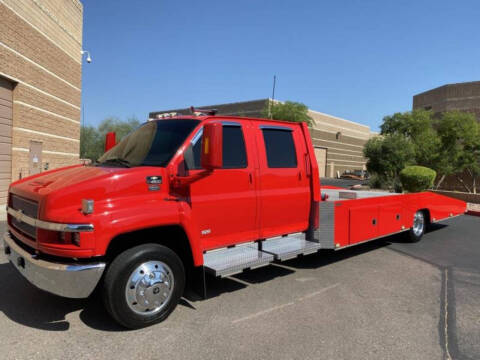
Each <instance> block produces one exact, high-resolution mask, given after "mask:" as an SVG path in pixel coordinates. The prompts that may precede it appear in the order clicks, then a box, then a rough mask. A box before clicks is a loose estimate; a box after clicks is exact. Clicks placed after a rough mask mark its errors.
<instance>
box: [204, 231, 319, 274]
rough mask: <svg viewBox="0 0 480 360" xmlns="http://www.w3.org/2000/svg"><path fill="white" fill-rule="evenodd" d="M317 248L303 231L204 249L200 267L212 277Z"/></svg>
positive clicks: (302, 253)
mask: <svg viewBox="0 0 480 360" xmlns="http://www.w3.org/2000/svg"><path fill="white" fill-rule="evenodd" d="M320 248H321V244H320V243H318V242H314V241H309V240H306V239H305V234H304V233H296V234H290V235H288V236H279V237H275V238H270V239H267V240H263V241H258V242H253V243H247V244H241V245H237V246H234V247H229V248H223V249H216V250H212V251H208V252H206V253H205V254H204V255H203V263H204V265H203V266H204V268H205V270H206V272H208V273H210V274H212V275H214V276H217V277H227V276H231V275H235V274H238V273H240V272H242V271H244V270H246V269H256V268H259V267H262V266H266V265H268V264H270V263H272V262H273V261H275V260H277V261H285V260H288V259H292V258H294V257H297V256H299V255H307V254H313V253H315V252H317V251H318V250H320Z"/></svg>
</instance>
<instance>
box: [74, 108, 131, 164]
mask: <svg viewBox="0 0 480 360" xmlns="http://www.w3.org/2000/svg"><path fill="white" fill-rule="evenodd" d="M138 126H140V121H138V119H137V118H135V117H130V118H128V119H127V120H121V119H119V118H116V117H108V118H106V119H104V120H102V122H101V123H100V124H99V125H98V127H93V126H82V127H81V128H80V157H81V158H82V159H91V160H92V161H96V160H97V159H98V158H99V157H100V156H101V155H102V154H103V153H104V149H105V135H106V134H107V133H108V132H112V131H113V132H115V133H116V135H117V141H120V140H121V139H122V138H123V137H124V136H125V135H127V134H128V133H130V132H131V131H133V130H134V129H136V128H137V127H138Z"/></svg>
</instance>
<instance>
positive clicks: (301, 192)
mask: <svg viewBox="0 0 480 360" xmlns="http://www.w3.org/2000/svg"><path fill="white" fill-rule="evenodd" d="M255 126H256V129H255V133H256V135H257V136H256V139H257V149H258V156H259V172H260V174H259V175H260V176H259V180H260V189H259V200H260V204H259V206H260V209H259V222H260V229H261V237H264V238H267V237H271V236H276V235H282V234H287V233H292V232H297V231H304V230H306V229H307V228H308V218H309V212H310V202H311V190H310V183H309V179H308V178H307V177H306V164H305V156H306V146H305V139H304V138H303V134H302V131H301V129H300V127H299V126H298V125H294V124H292V125H289V124H285V125H283V124H282V125H278V126H277V125H266V124H265V125H258V124H255Z"/></svg>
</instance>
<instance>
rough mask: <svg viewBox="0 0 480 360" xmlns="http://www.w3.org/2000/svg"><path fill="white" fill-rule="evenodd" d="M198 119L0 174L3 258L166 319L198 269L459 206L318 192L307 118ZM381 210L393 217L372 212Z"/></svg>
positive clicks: (285, 255)
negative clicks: (65, 160) (48, 165)
mask: <svg viewBox="0 0 480 360" xmlns="http://www.w3.org/2000/svg"><path fill="white" fill-rule="evenodd" d="M197 115H198V114H197ZM197 115H195V116H174V117H166V118H163V119H158V120H153V121H149V122H147V123H145V124H143V125H141V126H140V127H139V128H137V129H136V130H135V131H133V132H132V133H130V134H129V135H127V136H126V137H124V138H123V139H122V140H121V141H120V142H119V143H118V144H116V145H115V146H113V147H112V148H111V149H108V151H106V153H105V154H104V155H103V156H101V157H100V158H99V159H98V162H97V163H95V164H93V165H89V166H84V165H78V166H72V167H66V168H61V169H56V170H51V171H47V172H44V173H41V174H37V175H34V176H31V177H28V178H25V179H22V180H19V181H17V182H15V183H13V184H11V186H10V189H9V199H8V209H7V213H8V232H7V233H6V234H5V235H4V242H5V253H6V254H7V256H8V257H9V259H10V261H11V262H12V264H13V265H14V266H15V267H16V268H17V269H18V270H19V271H20V272H21V273H22V275H23V276H24V277H25V278H26V279H28V280H29V281H30V282H31V283H32V284H34V285H35V286H37V287H39V288H41V289H43V290H46V291H48V292H51V293H54V294H57V295H60V296H65V297H70V298H84V297H88V296H89V295H90V294H91V293H92V292H93V291H94V289H96V288H98V289H99V291H100V292H101V294H102V296H103V298H104V303H105V306H106V309H107V311H108V312H109V313H110V314H111V316H112V317H113V318H114V319H115V320H116V321H117V322H119V323H120V324H122V325H124V326H125V327H128V328H139V327H144V326H148V325H151V324H154V323H157V322H160V321H162V320H164V319H165V318H166V317H167V316H168V315H169V314H170V313H171V312H172V311H173V310H174V308H175V306H176V305H177V303H178V301H179V299H180V297H181V296H182V294H183V291H184V287H185V283H186V281H187V280H188V281H189V282H190V283H193V284H194V286H195V285H196V286H198V288H200V289H202V292H203V294H205V273H210V274H212V275H214V276H230V275H232V274H235V273H238V272H241V271H243V270H245V269H253V268H256V267H260V266H264V265H268V264H270V263H271V262H273V261H283V260H286V259H289V258H292V257H295V256H299V255H305V254H310V253H313V252H317V251H319V250H320V249H339V248H343V247H346V246H350V245H353V244H355V243H360V242H364V241H368V240H371V239H373V238H378V237H380V236H384V235H388V234H390V233H393V232H399V231H409V232H410V234H411V235H412V238H413V239H414V240H417V239H419V237H421V235H423V231H424V227H425V225H426V223H427V222H428V221H431V220H440V219H443V218H446V217H449V216H455V215H459V214H462V213H463V212H464V211H465V204H464V203H462V202H459V201H456V200H455V201H454V200H451V199H450V200H448V199H446V198H443V197H439V195H435V194H430V195H429V194H428V193H424V194H423V195H420V196H402V195H399V196H400V197H399V196H396V197H392V196H390V194H380V193H379V194H377V195H371V194H370V195H368V196H367V195H366V196H360V197H359V198H358V199H357V198H356V197H352V196H350V195H348V194H347V195H345V194H344V191H341V190H339V189H332V188H331V189H324V190H322V191H321V189H320V179H319V176H318V166H317V162H316V159H315V152H314V149H313V146H312V142H311V139H310V136H309V132H308V127H307V125H306V124H304V123H291V122H283V121H274V120H267V119H251V118H241V117H229V116H213V115H211V114H200V115H198V116H197ZM329 197H330V200H328V198H329ZM322 199H323V201H322ZM380 203H381V204H382V206H384V205H385V206H386V207H385V209H384V208H383V207H382V209H381V208H380V207H379V204H380ZM380 213H382V214H390V215H391V216H390V215H388V216H387V215H384V218H385V220H382V221H381V222H379V220H381V219H380V218H379V214H380ZM389 216H390V217H391V218H390V217H389ZM400 219H401V220H400ZM392 222H393V223H395V224H393V225H392ZM372 227H373V228H372ZM380 228H381V229H382V230H379V229H380ZM414 229H416V232H413V230H414Z"/></svg>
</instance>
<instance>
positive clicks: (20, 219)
mask: <svg viewBox="0 0 480 360" xmlns="http://www.w3.org/2000/svg"><path fill="white" fill-rule="evenodd" d="M15 218H16V219H17V221H19V222H23V211H22V210H18V211H17V214H16V216H15Z"/></svg>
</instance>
